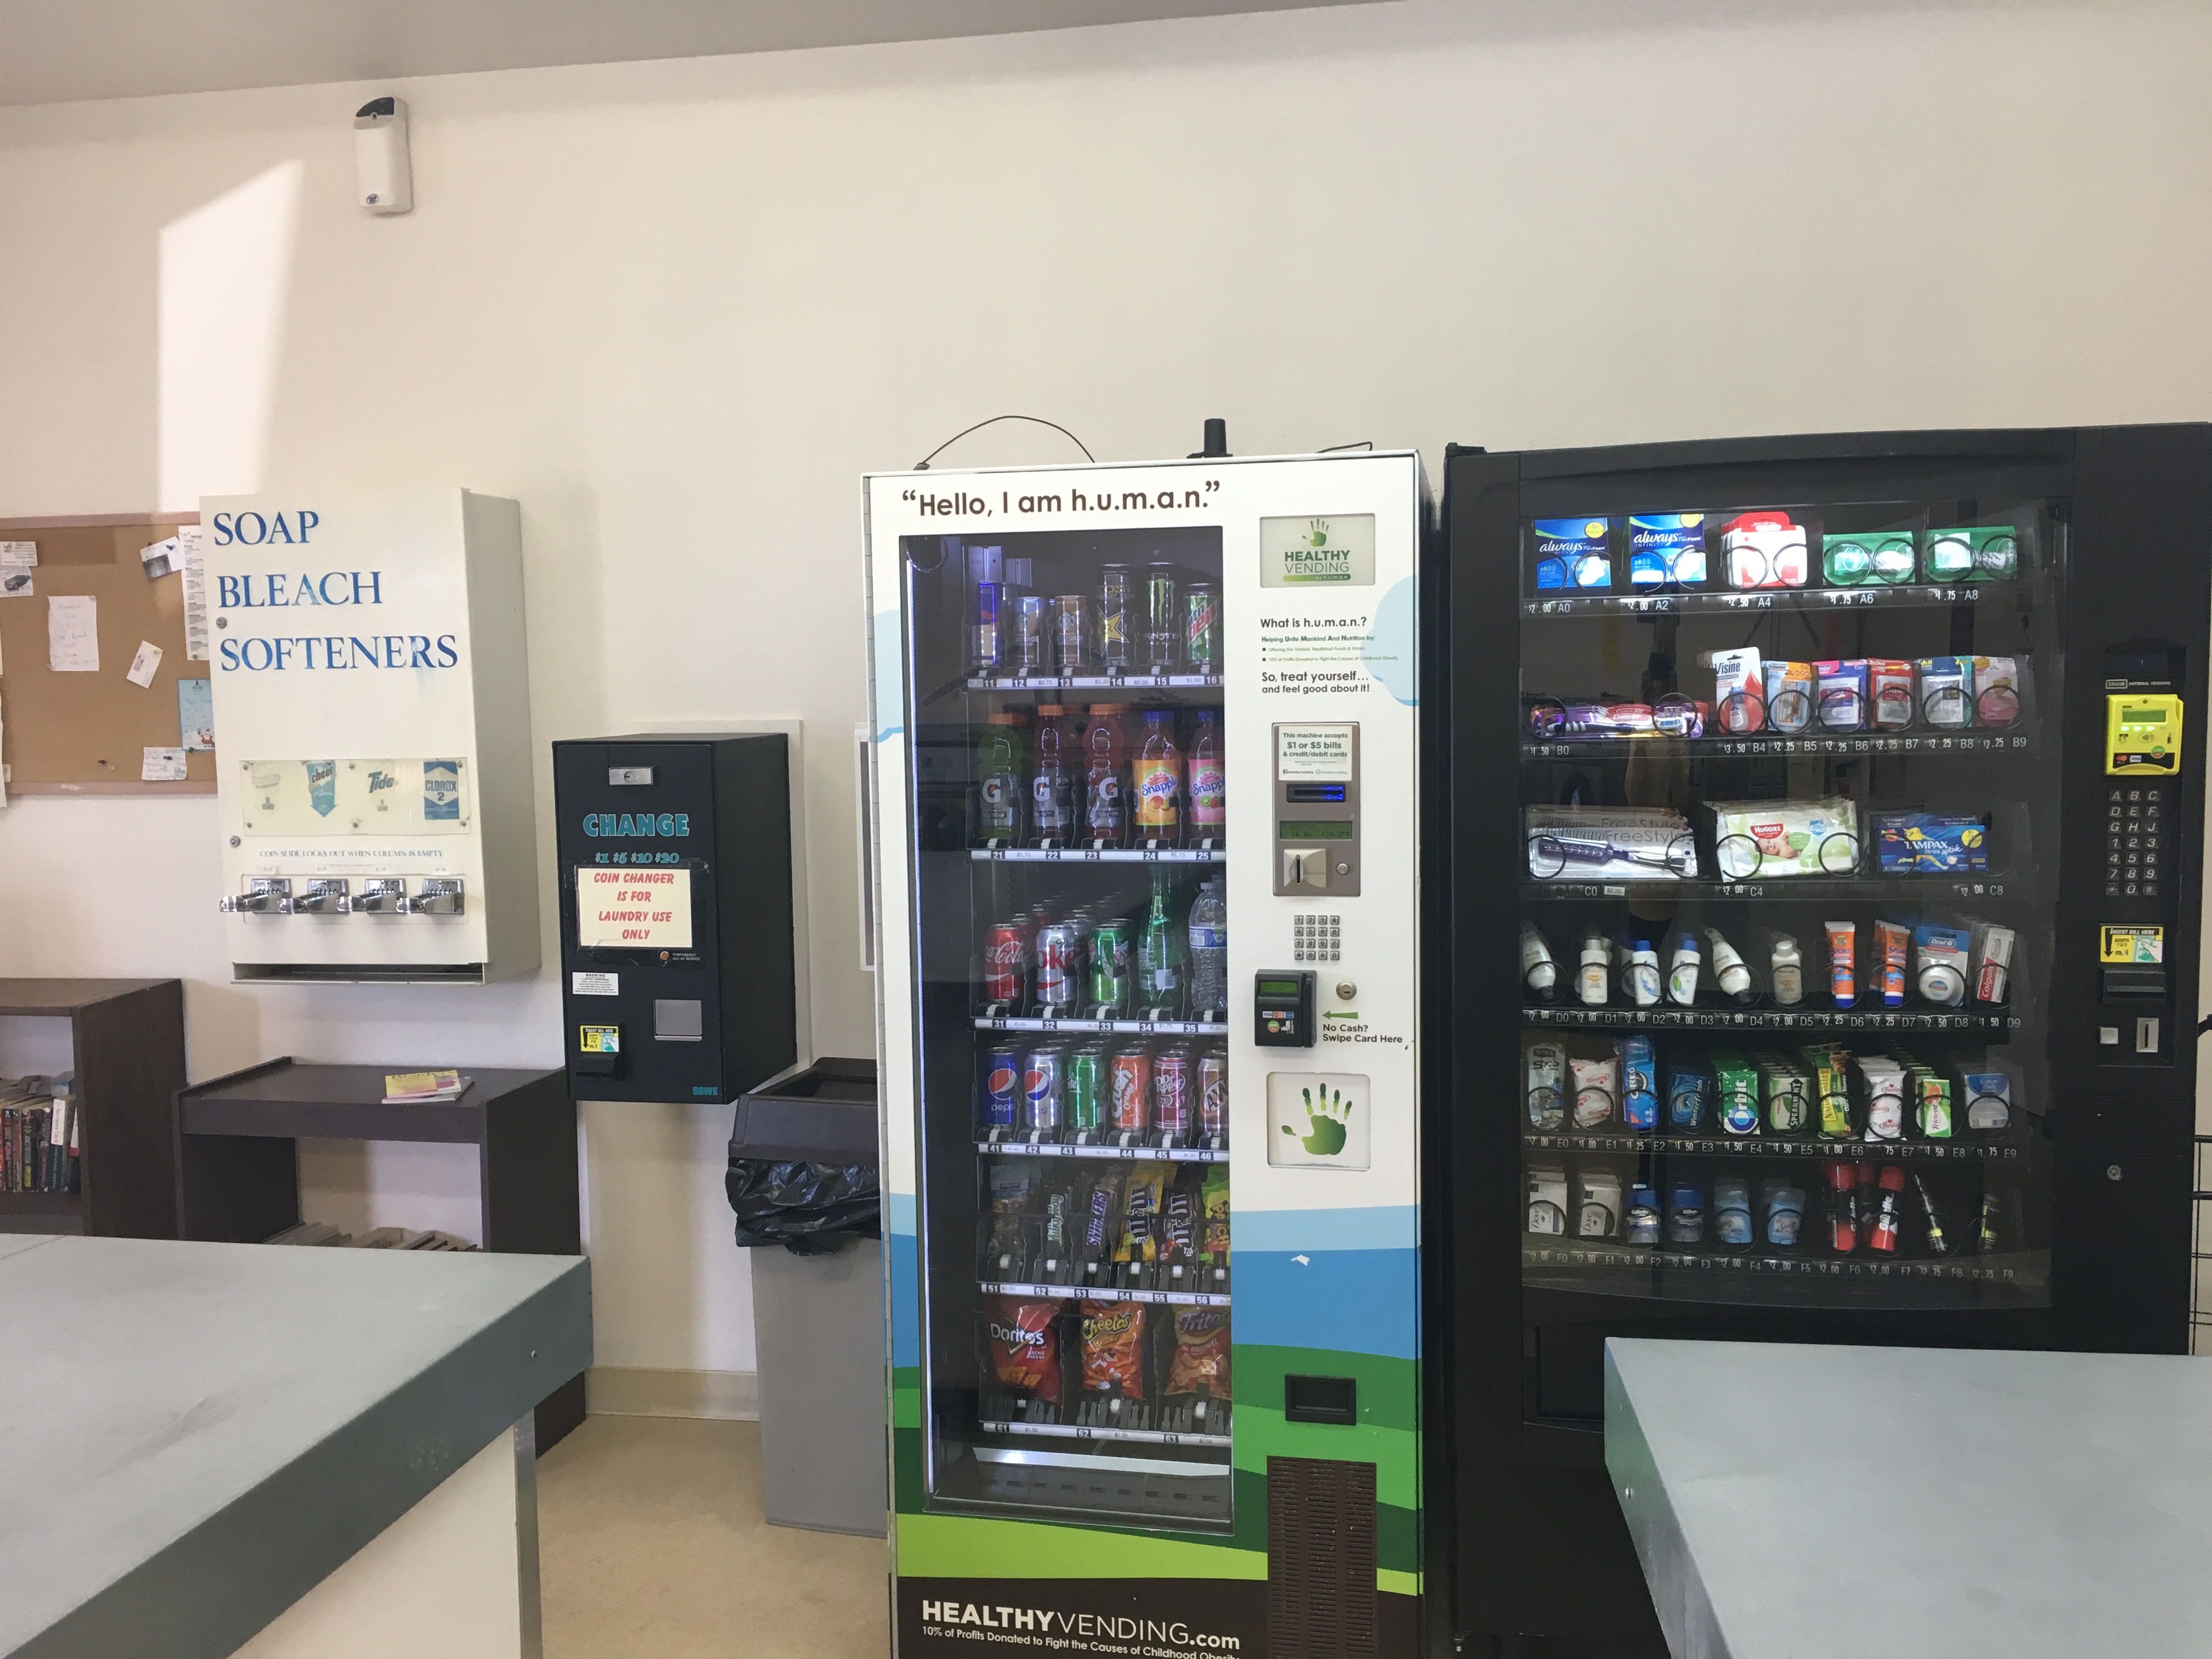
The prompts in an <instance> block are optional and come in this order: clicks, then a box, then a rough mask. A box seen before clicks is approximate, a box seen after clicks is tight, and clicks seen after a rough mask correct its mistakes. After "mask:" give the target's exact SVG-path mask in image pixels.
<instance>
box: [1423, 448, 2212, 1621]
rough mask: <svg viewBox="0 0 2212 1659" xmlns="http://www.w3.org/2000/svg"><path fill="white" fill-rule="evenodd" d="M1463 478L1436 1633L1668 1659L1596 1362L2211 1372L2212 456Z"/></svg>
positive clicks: (1629, 451) (1446, 938)
mask: <svg viewBox="0 0 2212 1659" xmlns="http://www.w3.org/2000/svg"><path fill="white" fill-rule="evenodd" d="M1446 479H1447V483H1446V501H1445V513H1446V520H1447V536H1448V543H1449V559H1448V562H1447V563H1446V564H1445V566H1444V568H1443V569H1441V570H1440V571H1439V572H1438V573H1437V574H1438V580H1439V581H1440V583H1441V584H1443V586H1445V587H1447V588H1448V590H1449V592H1448V601H1447V605H1446V606H1445V607H1443V614H1445V615H1448V617H1449V655H1448V660H1446V659H1444V657H1443V654H1442V653H1439V655H1438V660H1437V663H1436V664H1435V665H1434V666H1435V677H1434V678H1432V680H1431V685H1430V696H1429V697H1428V699H1427V702H1428V704H1429V712H1430V714H1431V728H1430V731H1429V732H1428V740H1429V743H1430V745H1431V755H1432V756H1433V757H1435V758H1436V761H1437V763H1438V764H1439V765H1440V766H1443V767H1448V768H1449V784H1448V786H1447V787H1446V788H1445V789H1443V790H1440V791H1439V793H1441V794H1444V795H1445V797H1446V799H1443V800H1442V801H1440V802H1439V815H1438V817H1437V819H1436V820H1435V821H1434V822H1432V823H1431V829H1430V845H1431V862H1430V866H1429V876H1430V878H1431V882H1432V884H1433V885H1434V891H1433V893H1432V898H1433V899H1434V901H1435V908H1433V909H1432V912H1431V928H1432V930H1433V932H1434V936H1435V938H1436V939H1437V951H1436V952H1435V955H1434V958H1433V961H1432V964H1431V966H1432V973H1431V990H1432V991H1436V990H1437V988H1438V987H1443V986H1449V994H1448V995H1440V996H1439V998H1438V1000H1437V1001H1435V1002H1433V1003H1432V1004H1431V1024H1430V1027H1429V1031H1430V1036H1431V1044H1430V1050H1431V1064H1432V1066H1434V1067H1435V1070H1434V1072H1433V1073H1432V1083H1433V1089H1432V1092H1436V1093H1438V1094H1441V1095H1443V1097H1447V1098H1448V1099H1449V1112H1448V1113H1447V1114H1445V1115H1444V1119H1443V1121H1448V1122H1449V1126H1450V1132H1451V1137H1452V1145H1451V1148H1450V1152H1449V1162H1450V1165H1451V1170H1452V1174H1451V1178H1450V1181H1449V1183H1448V1188H1447V1189H1448V1190H1449V1194H1450V1201H1451V1203H1452V1206H1453V1213H1452V1217H1451V1220H1450V1226H1451V1230H1452V1233H1453V1237H1454V1241H1455V1243H1454V1249H1453V1261H1452V1273H1453V1276H1454V1285H1455V1309H1454V1320H1453V1331H1452V1362H1453V1374H1454V1382H1453V1388H1454V1399H1455V1406H1454V1413H1453V1416H1454V1431H1455V1435H1454V1454H1455V1500H1456V1501H1455V1516H1456V1519H1455V1525H1456V1529H1457V1550H1456V1559H1455V1574H1454V1588H1455V1595H1456V1598H1457V1602H1458V1606H1457V1608H1456V1618H1457V1623H1458V1627H1459V1630H1460V1632H1462V1634H1463V1635H1465V1636H1466V1637H1467V1638H1468V1651H1470V1652H1476V1651H1495V1652H1511V1653H1516V1654H1519V1653H1530V1654H1534V1653H1553V1652H1557V1653H1577V1654H1579V1653H1584V1652H1589V1653H1598V1652H1602V1653H1606V1654H1607V1655H1633V1654H1650V1655H1657V1654H1660V1653H1662V1652H1663V1651H1664V1646H1663V1643H1662V1640H1661V1638H1660V1634H1659V1629H1658V1626H1657V1624H1656V1621H1655V1620H1654V1619H1653V1616H1652V1613H1651V1607H1650V1598H1649V1596H1648V1595H1647V1594H1646V1592H1645V1590H1644V1582H1643V1577H1642V1575H1641V1574H1640V1572H1639V1571H1638V1565H1637V1562H1636V1559H1635V1557H1634V1555H1633V1553H1632V1550H1631V1547H1630V1540H1629V1537H1628V1535H1627V1533H1626V1528H1625V1527H1624V1525H1623V1522H1622V1520H1621V1516H1620V1509H1619V1507H1618V1505H1617V1504H1616V1503H1615V1501H1614V1497H1613V1492H1611V1490H1610V1488H1609V1486H1608V1483H1607V1473H1606V1470H1605V1468H1604V1464H1603V1461H1602V1458H1603V1442H1602V1437H1601V1430H1602V1423H1603V1411H1604V1397H1605V1363H1604V1353H1603V1346H1604V1342H1605V1340H1606V1339H1607V1337H1610V1336H1617V1335H1640V1336H1691V1337H1712V1338H1726V1339H1731V1340H1784V1341H1800V1342H1835V1343H1844V1342H1849V1343H1863V1344H1878V1345H1938V1346H1954V1347H1983V1346H1987V1347H2029V1348H2077V1349H2101V1350H2114V1351H2130V1352H2168V1353H2179V1352H2184V1351H2185V1340H2186V1334H2187V1320H2188V1308H2189V1280H2190V1257H2189V1249H2190V1243H2189V1240H2190V1217H2189V1206H2190V1191H2191V1179H2190V1175H2191V1150H2192V1148H2191V1134H2192V1132H2193V1127H2194V1111H2195V1090H2196V1074H2197V1066H2196V1053H2195V1050H2196V1038H2197V1018H2198V1012H2199V1009H2198V1000H2197V976H2198V948H2199V927H2198V916H2199V912H2200V907H2201V903H2202V888H2203V874H2202V860H2201V859H2200V857H2199V852H2200V848H2201V847H2202V844H2203V774H2204V768H2203V736H2202V733H2203V712H2204V711H2203V696H2204V687H2205V657H2206V647H2207V632H2208V589H2209V588H2212V428H2206V427H2203V426H2175V427H2154V428H2104V429H2081V430H2078V431H2076V430H2060V431H1996V432H1964V433H1893V434H1876V435H1829V436H1820V437H1808V438H1770V439H1755V440H1747V441H1739V442H1715V443H1684V444H1667V445H1655V446H1650V447H1637V448H1619V449H1595V450H1583V451H1568V452H1555V453H1526V454H1485V453H1480V452H1479V451H1459V450H1455V451H1453V452H1451V453H1449V459H1448V460H1447V471H1446ZM1447 915H1448V921H1447V919H1446V917H1447ZM1923 1403H1924V1402H1921V1401H1915V1400H1913V1399H1911V1398H1910V1397H1907V1396H1906V1395H1904V1394H1903V1393H1902V1392H1897V1393H1883V1392H1881V1391H1878V1390H1877V1391H1875V1392H1874V1393H1873V1394H1871V1395H1869V1398H1868V1399H1867V1400H1866V1401H1864V1403H1863V1409H1862V1410H1861V1411H1859V1412H1857V1413H1854V1414H1853V1416H1852V1417H1851V1418H1850V1419H1849V1420H1844V1421H1835V1422H1821V1421H1814V1420H1811V1419H1808V1421H1807V1422H1806V1424H1805V1433H1806V1434H1807V1436H1808V1437H1810V1438H1812V1439H1814V1441H1816V1442H1818V1443H1821V1444H1824V1445H1825V1444H1832V1445H1834V1446H1835V1447H1836V1448H1837V1449H1838V1455H1846V1456H1853V1457H1856V1456H1860V1455H1865V1454H1866V1453H1868V1452H1869V1451H1871V1450H1872V1449H1875V1448H1876V1447H1878V1445H1879V1443H1880V1440H1881V1434H1882V1431H1883V1425H1885V1423H1887V1422H1892V1421H1894V1420H1896V1419H1898V1418H1899V1415H1900V1414H1902V1413H1911V1412H1913V1411H1916V1410H1919V1409H1922V1408H1923ZM1710 1404H1711V1411H1712V1415H1713V1420H1714V1422H1715V1423H1716V1424H1717V1425H1725V1424H1726V1422H1727V1421H1728V1419H1729V1410H1730V1401H1729V1399H1728V1398H1727V1397H1726V1396H1725V1395H1721V1396H1719V1397H1717V1398H1715V1399H1714V1400H1712V1401H1711V1402H1710ZM2020 1451H2021V1455H2022V1456H2028V1457H2032V1456H2033V1455H2036V1449H2035V1448H2034V1447H2033V1446H2023V1447H2021V1449H2020ZM1805 1502H1806V1504H1807V1506H1808V1510H1817V1507H1818V1505H1819V1503H1820V1493H1819V1492H1816V1491H1808V1492H1806V1493H1805ZM1989 1523H1990V1526H1991V1527H1992V1528H2002V1527H2003V1525H2004V1524H2005V1518H2004V1517H2003V1516H1997V1515H1992V1516H1990V1517H1989ZM1832 1546H1833V1548H1832V1554H1831V1555H1830V1556H1829V1557H1828V1559H1826V1560H1825V1561H1823V1562H1809V1561H1808V1564H1807V1568H1808V1571H1844V1572H1848V1571H1850V1559H1851V1541H1850V1540H1849V1539H1848V1538H1838V1539H1835V1540H1833V1541H1832ZM1929 1571H1931V1572H1939V1573H1940V1572H1941V1571H1942V1564H1941V1563H1940V1562H1930V1563H1929ZM1869 1593H1871V1594H1877V1595H1878V1594H1879V1593H1880V1589H1879V1587H1878V1586H1869ZM1481 1644H1487V1645H1481Z"/></svg>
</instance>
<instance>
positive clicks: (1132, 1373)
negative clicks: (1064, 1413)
mask: <svg viewBox="0 0 2212 1659" xmlns="http://www.w3.org/2000/svg"><path fill="white" fill-rule="evenodd" d="M1083 1391H1084V1392H1085V1394H1110V1395H1121V1397H1122V1398H1123V1399H1126V1400H1142V1399H1143V1398H1144V1397H1145V1304H1143V1303H1141V1302H1103V1303H1100V1302H1094V1303H1091V1304H1086V1309H1085V1313H1084V1316H1083Z"/></svg>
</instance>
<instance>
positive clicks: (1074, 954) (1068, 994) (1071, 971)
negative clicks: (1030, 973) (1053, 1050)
mask: <svg viewBox="0 0 2212 1659" xmlns="http://www.w3.org/2000/svg"><path fill="white" fill-rule="evenodd" d="M1082 979H1083V930H1082V929H1081V928H1080V927H1078V926H1077V925H1076V924H1075V923H1073V922H1072V921H1055V922H1053V923H1051V924H1049V925H1048V926H1047V927H1040V928H1038V929H1037V935H1036V1006H1037V1009H1038V1011H1039V1012H1041V1013H1042V1014H1043V1015H1044V1017H1045V1018H1048V1019H1049V1018H1053V1017H1054V1015H1055V1014H1060V1013H1064V1012H1066V1011H1067V1010H1068V1009H1070V1008H1072V1007H1073V1006H1075V998H1076V994H1077V992H1078V991H1079V989H1080V988H1081V984H1082Z"/></svg>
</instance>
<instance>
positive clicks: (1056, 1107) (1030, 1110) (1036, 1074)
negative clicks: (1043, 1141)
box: [1022, 1044, 1062, 1136]
mask: <svg viewBox="0 0 2212 1659" xmlns="http://www.w3.org/2000/svg"><path fill="white" fill-rule="evenodd" d="M1061 1092H1062V1091H1061V1087H1060V1048H1059V1045H1057V1044H1049V1045H1048V1046H1046V1047H1044V1048H1032V1049H1030V1051H1029V1052H1028V1053H1027V1054H1024V1055H1023V1056H1022V1123H1023V1127H1025V1128H1027V1129H1028V1130H1029V1132H1030V1133H1031V1134H1033V1135H1037V1136H1048V1135H1057V1134H1058V1133H1060V1106H1061Z"/></svg>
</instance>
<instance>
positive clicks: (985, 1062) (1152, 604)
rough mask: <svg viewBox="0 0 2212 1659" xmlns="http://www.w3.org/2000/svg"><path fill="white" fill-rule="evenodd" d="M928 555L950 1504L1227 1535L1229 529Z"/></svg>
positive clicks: (928, 1220)
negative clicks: (1224, 631) (1225, 685)
mask: <svg viewBox="0 0 2212 1659" xmlns="http://www.w3.org/2000/svg"><path fill="white" fill-rule="evenodd" d="M900 550H901V555H902V565H903V571H904V580H905V585H906V593H905V615H906V617H907V619H908V637H907V640H906V653H907V662H908V677H909V684H908V686H907V688H906V693H907V698H908V705H907V706H908V711H909V717H910V720H911V726H910V730H911V733H912V749H911V754H912V756H913V766H912V769H911V774H910V775H911V779H912V789H913V799H912V800H911V802H910V804H909V805H910V810H911V814H912V819H911V821H912V823H913V825H914V829H913V834H912V843H911V853H912V857H911V870H912V882H913V892H912V894H911V902H912V906H913V912H912V914H913V915H914V918H915V927H916V930H917V937H916V940H915V959H916V961H917V963H918V964H919V969H920V972H919V980H918V986H917V993H918V1000H919V1006H918V1008H917V1010H916V1016H917V1026H916V1029H917V1033H918V1039H917V1048H918V1050H919V1054H918V1060H919V1072H920V1099H921V1170H920V1210H921V1226H920V1231H921V1259H922V1269H921V1270H922V1274H923V1280H924V1301H925V1307H926V1310H927V1311H926V1319H925V1325H926V1328H925V1331H924V1335H923V1346H924V1354H923V1377H922V1389H923V1395H924V1399H923V1421H924V1424H925V1425H926V1428H927V1454H926V1480H927V1487H928V1497H929V1500H930V1503H931V1505H932V1506H933V1507H940V1508H942V1507H950V1508H957V1509H981V1510H997V1511H999V1512H1001V1513H1013V1514H1028V1515H1038V1516H1061V1517H1066V1518H1075V1517H1080V1518H1084V1519H1089V1520H1093V1521H1096V1520H1099V1519H1105V1520H1109V1521H1118V1522H1121V1523H1122V1524H1131V1525H1137V1526H1170V1527H1174V1528H1178V1529H1200V1530H1205V1529H1226V1528H1229V1526H1230V1525H1231V1473H1230V1420H1229V1419H1230V1401H1229V1397H1228V1390H1227V1387H1226V1383H1227V1377H1228V1370H1229V1320H1230V1297H1231V1285H1230V1270H1229V1179H1228V1178H1229V1164H1228V1155H1229V1154H1228V1145H1229V1142H1228V1070H1227V1061H1226V1054H1225V1048H1226V1045H1225V1038H1226V1034H1227V1030H1228V1027H1227V1024H1226V1022H1227V1018H1228V1008H1229V987H1228V982H1227V962H1226V941H1227V927H1228V918H1227V909H1226V902H1225V883H1224V860H1225V850H1224V849H1225V836H1226V832H1227V824H1226V815H1225V787H1224V786H1225V777H1224V744H1223V724H1224V707H1223V689H1222V674H1221V663H1220V653H1221V586H1220V584H1221V577H1222V568H1221V532H1219V530H1218V528H1204V529H1190V530H1182V531H1173V530H1170V531H1164V532H1163V531H1156V530H1146V531H1102V532H1026V533H1015V534H1007V535H1005V536H1001V537H998V538H994V539H993V540H992V541H991V542H990V543H988V544H982V543H979V542H977V541H975V540H972V539H963V538H960V537H956V536H908V537H905V538H902V541H901V544H900Z"/></svg>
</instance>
